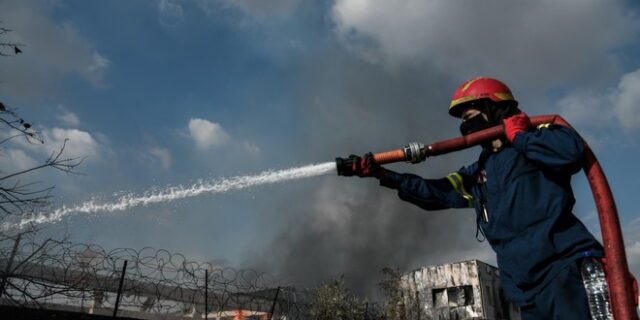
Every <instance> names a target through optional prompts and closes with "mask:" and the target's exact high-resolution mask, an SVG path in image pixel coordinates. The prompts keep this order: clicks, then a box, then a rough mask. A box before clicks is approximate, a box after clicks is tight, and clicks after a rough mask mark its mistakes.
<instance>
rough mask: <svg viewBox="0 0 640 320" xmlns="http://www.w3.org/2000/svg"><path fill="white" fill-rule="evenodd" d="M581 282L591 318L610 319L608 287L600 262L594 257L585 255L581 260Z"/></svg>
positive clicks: (598, 319) (596, 319) (594, 319)
mask: <svg viewBox="0 0 640 320" xmlns="http://www.w3.org/2000/svg"><path fill="white" fill-rule="evenodd" d="M582 282H583V283H584V288H585V289H586V291H587V299H588V300H589V310H590V311H591V319H593V320H611V319H613V316H612V315H611V308H610V307H609V287H608V286H607V280H606V278H605V276H604V270H603V269H602V264H600V261H598V260H597V259H596V258H594V257H586V258H584V260H583V261H582Z"/></svg>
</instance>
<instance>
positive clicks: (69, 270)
mask: <svg viewBox="0 0 640 320" xmlns="http://www.w3.org/2000/svg"><path fill="white" fill-rule="evenodd" d="M125 261H126V262H127V266H126V269H125V270H124V274H125V277H124V281H123V282H122V298H121V300H120V308H119V310H121V311H119V312H118V314H119V315H123V316H125V315H127V314H129V315H132V316H133V315H135V316H138V317H146V315H149V318H158V316H159V315H163V316H164V317H165V318H166V317H169V318H170V317H171V316H175V317H181V318H184V317H189V316H191V317H201V315H202V314H203V313H204V312H205V295H206V296H207V304H206V310H207V311H208V312H209V314H214V315H217V316H218V317H223V316H233V315H234V314H235V315H236V316H237V315H238V314H241V315H242V317H250V316H251V317H254V318H255V317H257V318H258V319H259V318H265V319H266V317H267V315H269V314H271V313H274V314H275V315H278V316H286V318H287V319H301V318H304V313H305V310H306V307H305V305H304V303H303V302H301V301H299V297H301V296H302V295H304V294H301V293H298V292H296V291H295V289H294V288H293V287H291V286H282V285H280V284H278V283H276V281H275V280H274V279H272V278H269V277H268V276H267V275H265V274H264V273H260V272H258V271H256V270H237V269H233V268H225V267H219V266H216V265H213V264H212V263H209V262H195V261H191V260H188V259H187V258H186V257H185V256H184V255H182V254H179V253H171V252H169V251H167V250H164V249H154V248H150V247H146V248H142V249H139V250H135V249H131V248H118V249H113V250H106V249H104V248H102V247H101V246H98V245H95V244H78V243H73V242H70V241H67V240H54V239H47V240H44V241H37V240H36V237H35V235H34V233H26V234H21V235H16V236H6V235H4V236H3V235H0V274H1V275H2V283H1V284H0V295H1V296H0V304H4V305H19V306H38V307H46V308H63V307H64V308H66V309H69V310H74V311H80V312H88V313H95V314H110V312H111V311H112V310H113V308H114V307H115V304H116V296H117V293H118V290H119V284H120V281H119V280H120V276H121V275H122V272H123V266H124V264H125ZM276 297H277V298H276ZM169 318H167V319H169ZM274 319H275V317H274Z"/></svg>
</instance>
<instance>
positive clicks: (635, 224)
mask: <svg viewBox="0 0 640 320" xmlns="http://www.w3.org/2000/svg"><path fill="white" fill-rule="evenodd" d="M624 236H625V242H626V244H627V245H626V248H625V251H626V253H627V260H628V262H629V269H630V270H631V273H633V274H634V275H635V276H636V278H640V218H636V219H635V220H633V221H631V222H630V223H628V224H626V226H625V227H624Z"/></svg>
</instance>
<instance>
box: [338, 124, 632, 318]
mask: <svg viewBox="0 0 640 320" xmlns="http://www.w3.org/2000/svg"><path fill="white" fill-rule="evenodd" d="M531 123H532V124H533V125H534V126H538V125H540V124H544V123H553V124H556V125H561V126H566V127H571V125H570V124H569V123H568V122H567V121H565V120H564V119H563V118H562V117H560V116H558V115H546V116H537V117H532V118H531ZM502 136H504V126H501V125H500V126H495V127H492V128H489V129H486V130H482V131H479V132H475V133H472V134H469V135H466V136H461V137H457V138H454V139H449V140H444V141H440V142H436V143H432V144H429V145H426V146H425V145H423V144H420V143H415V142H414V143H411V144H409V145H407V146H405V147H404V148H401V149H396V150H391V151H387V152H382V153H376V154H374V155H373V159H374V161H375V162H376V163H378V164H389V163H394V162H403V161H404V162H411V163H418V162H421V161H424V160H425V159H426V158H428V157H433V156H437V155H442V154H446V153H450V152H454V151H459V150H462V149H466V148H470V147H473V146H476V145H478V144H480V143H482V142H485V141H491V140H494V139H498V138H500V137H502ZM584 146H585V148H584V157H585V162H584V165H583V170H584V172H585V174H586V175H587V179H588V181H589V186H590V187H591V192H592V193H593V197H594V200H595V203H596V208H597V209H598V217H599V219H600V230H601V232H602V241H603V245H604V254H605V257H606V258H607V274H606V277H607V284H608V285H609V291H610V292H609V297H610V300H611V310H612V312H613V316H614V319H625V320H626V319H630V320H637V319H638V315H637V313H636V311H635V297H634V295H633V288H632V287H631V283H632V281H631V278H630V276H629V267H628V264H627V257H626V254H625V251H624V241H623V239H622V231H621V229H620V220H619V218H618V212H617V209H616V205H615V201H614V200H613V194H612V193H611V189H610V187H609V183H608V182H607V178H606V177H605V175H604V171H603V170H602V167H601V166H600V164H599V163H598V160H597V159H596V156H595V155H594V154H593V151H592V150H591V148H589V146H588V145H587V143H586V142H585V143H584ZM352 165H353V159H352V158H336V167H337V171H338V174H343V173H345V172H349V171H350V170H352V169H351V168H352Z"/></svg>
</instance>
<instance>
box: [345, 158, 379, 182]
mask: <svg viewBox="0 0 640 320" xmlns="http://www.w3.org/2000/svg"><path fill="white" fill-rule="evenodd" d="M351 169H352V170H353V172H354V173H355V174H356V175H357V176H358V177H361V178H364V177H376V178H378V179H380V177H382V175H383V174H384V168H382V167H381V166H380V165H379V164H377V163H376V161H375V160H374V159H373V154H372V153H371V152H369V153H367V154H365V155H364V156H363V157H362V158H361V157H356V158H355V159H354V161H353V164H352V168H351Z"/></svg>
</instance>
